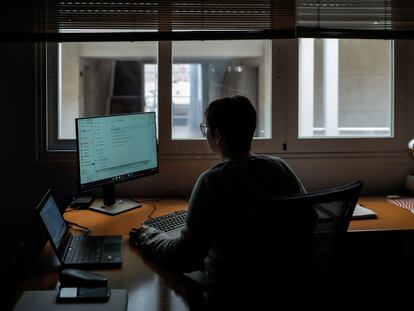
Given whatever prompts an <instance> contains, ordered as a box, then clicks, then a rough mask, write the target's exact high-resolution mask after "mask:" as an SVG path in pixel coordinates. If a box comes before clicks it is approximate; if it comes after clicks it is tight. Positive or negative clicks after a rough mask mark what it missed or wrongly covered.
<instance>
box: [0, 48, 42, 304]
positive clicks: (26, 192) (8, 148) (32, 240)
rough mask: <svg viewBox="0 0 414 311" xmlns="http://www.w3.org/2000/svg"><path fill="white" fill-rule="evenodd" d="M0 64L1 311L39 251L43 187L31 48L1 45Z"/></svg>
mask: <svg viewBox="0 0 414 311" xmlns="http://www.w3.org/2000/svg"><path fill="white" fill-rule="evenodd" d="M0 60H1V61H0V62H1V71H0V94H1V95H0V96H1V97H0V103H1V112H2V113H1V124H2V132H1V137H2V162H1V163H2V169H1V170H0V172H1V180H2V202H1V214H0V215H1V216H0V219H1V225H0V228H1V234H0V245H2V251H1V253H2V254H1V256H0V273H1V276H2V283H3V284H4V287H3V288H5V289H6V290H3V291H2V296H3V295H4V297H0V298H1V299H0V309H3V308H2V306H3V305H5V304H7V302H8V300H9V299H10V298H11V296H12V293H13V292H14V291H15V289H16V286H17V285H18V283H19V280H20V279H21V277H23V276H24V275H25V273H26V272H27V270H28V269H29V267H30V263H31V262H32V261H33V260H34V258H35V257H36V256H37V255H38V254H39V251H40V250H41V248H42V246H43V245H44V242H45V240H44V236H43V234H42V232H43V231H42V230H40V227H39V223H38V222H37V218H36V214H35V213H34V208H35V206H36V203H37V202H38V200H39V199H40V198H41V196H42V193H43V192H44V191H45V189H46V187H47V181H46V180H45V178H44V177H43V176H42V174H41V170H38V169H36V168H35V166H34V154H35V140H34V133H35V119H34V116H35V45H34V44H33V43H0Z"/></svg>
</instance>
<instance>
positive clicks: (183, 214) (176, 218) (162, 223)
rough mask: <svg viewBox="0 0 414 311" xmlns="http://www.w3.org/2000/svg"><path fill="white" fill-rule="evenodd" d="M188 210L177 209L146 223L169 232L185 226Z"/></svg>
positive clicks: (145, 222)
mask: <svg viewBox="0 0 414 311" xmlns="http://www.w3.org/2000/svg"><path fill="white" fill-rule="evenodd" d="M186 218H187V211H186V210H182V211H176V212H173V213H170V214H166V215H163V216H159V217H155V218H151V219H148V220H146V221H144V224H145V225H147V226H150V227H154V228H156V229H158V230H160V231H164V232H168V231H172V230H174V229H177V228H180V227H183V226H185V223H186V222H185V221H186Z"/></svg>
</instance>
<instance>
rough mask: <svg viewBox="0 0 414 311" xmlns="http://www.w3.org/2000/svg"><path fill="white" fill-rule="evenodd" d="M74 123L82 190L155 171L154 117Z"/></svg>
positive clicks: (130, 116)
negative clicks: (75, 125) (75, 124)
mask: <svg viewBox="0 0 414 311" xmlns="http://www.w3.org/2000/svg"><path fill="white" fill-rule="evenodd" d="M77 121H78V124H77V135H78V148H79V149H78V151H79V155H78V156H79V170H80V185H81V188H91V187H94V186H96V185H100V184H102V182H109V183H110V182H113V183H116V182H120V181H123V180H128V179H133V178H135V177H138V176H140V175H142V174H143V173H146V172H147V173H149V174H150V173H151V172H152V170H156V169H157V167H158V160H157V143H156V124H155V113H137V114H126V115H116V116H106V117H96V118H84V119H78V120H77Z"/></svg>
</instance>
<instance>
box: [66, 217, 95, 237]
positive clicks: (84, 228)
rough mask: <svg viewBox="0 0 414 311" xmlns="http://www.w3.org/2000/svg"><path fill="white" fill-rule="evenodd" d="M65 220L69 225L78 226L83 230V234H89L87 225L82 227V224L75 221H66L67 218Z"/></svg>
mask: <svg viewBox="0 0 414 311" xmlns="http://www.w3.org/2000/svg"><path fill="white" fill-rule="evenodd" d="M65 221H66V223H67V224H68V225H69V226H71V227H78V228H81V229H83V230H85V231H84V234H85V235H89V234H91V230H90V229H89V228H88V227H84V226H81V225H78V224H77V223H75V222H71V221H68V220H65Z"/></svg>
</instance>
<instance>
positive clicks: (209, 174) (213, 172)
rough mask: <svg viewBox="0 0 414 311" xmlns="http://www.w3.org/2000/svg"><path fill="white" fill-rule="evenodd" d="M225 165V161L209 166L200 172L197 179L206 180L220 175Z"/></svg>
mask: <svg viewBox="0 0 414 311" xmlns="http://www.w3.org/2000/svg"><path fill="white" fill-rule="evenodd" d="M225 165H226V163H225V162H221V163H218V164H216V165H214V166H212V167H210V168H209V169H208V170H206V171H204V172H203V173H201V174H200V176H199V180H208V179H211V178H215V177H216V176H218V175H220V173H221V171H222V169H223V167H224V166H225Z"/></svg>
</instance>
